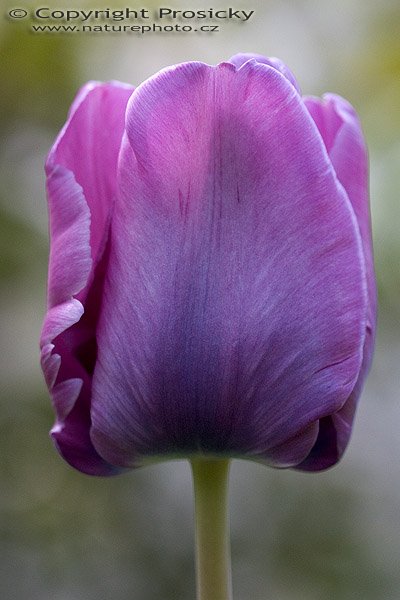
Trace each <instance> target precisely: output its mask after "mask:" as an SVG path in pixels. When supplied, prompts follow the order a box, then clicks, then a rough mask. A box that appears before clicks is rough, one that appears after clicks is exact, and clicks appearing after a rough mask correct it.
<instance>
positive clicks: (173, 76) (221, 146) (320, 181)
mask: <svg viewBox="0 0 400 600" xmlns="http://www.w3.org/2000/svg"><path fill="white" fill-rule="evenodd" d="M127 135H128V140H126V141H125V143H124V150H123V153H122V155H121V163H120V173H119V181H120V188H119V196H118V200H117V204H116V207H115V213H114V216H113V224H112V238H111V248H110V258H109V266H108V270H107V275H106V280H105V284H104V289H103V304H102V309H101V315H100V320H99V324H98V348H99V353H98V360H97V363H96V369H95V373H94V379H93V397H92V421H93V428H92V440H93V442H94V445H95V447H96V449H97V451H98V452H99V453H100V454H101V455H102V456H103V457H104V458H105V459H106V460H107V461H109V462H112V463H113V464H119V465H122V466H132V465H134V464H136V463H137V462H140V458H141V457H142V456H145V455H150V454H153V455H154V454H182V453H186V454H190V453H192V452H199V451H200V452H208V453H214V454H217V453H221V452H222V453H225V454H230V455H241V456H243V455H244V456H248V457H252V458H256V459H260V460H265V461H267V462H269V463H271V464H274V465H276V466H292V465H296V464H298V463H300V462H301V461H303V460H304V459H305V457H306V456H307V455H308V453H309V452H310V450H311V448H312V447H313V445H314V442H315V438H316V432H317V429H318V422H319V421H320V420H321V419H324V417H326V416H329V415H331V414H333V413H336V412H337V411H339V410H340V409H341V407H342V406H343V405H344V403H345V402H346V400H347V398H348V397H349V395H350V393H351V391H352V390H353V388H354V386H355V383H356V381H357V378H358V373H359V369H360V365H361V360H362V347H363V343H364V338H365V329H366V322H365V321H366V282H365V265H364V257H363V252H362V246H361V239H360V235H359V230H358V226H357V222H356V219H355V216H354V212H353V209H352V207H351V205H350V202H349V199H348V197H347V194H346V193H345V191H344V190H343V188H342V186H340V185H339V184H338V182H337V178H336V174H335V172H334V170H333V168H332V164H331V162H330V160H329V159H328V156H327V154H326V150H325V148H324V145H323V143H322V140H321V138H320V136H319V135H316V129H315V125H314V123H313V121H312V119H311V118H310V115H309V113H308V111H307V110H306V109H305V107H304V104H303V102H302V100H301V98H300V97H299V95H298V93H297V91H296V90H295V89H294V87H293V85H292V84H291V83H289V82H288V81H287V79H286V78H285V77H284V76H282V75H281V73H280V72H279V71H278V70H276V69H275V68H272V67H270V66H268V65H265V64H260V63H257V62H256V61H249V62H247V63H245V64H244V65H243V66H242V67H241V68H240V69H236V68H235V66H234V65H231V64H227V63H225V64H221V65H219V66H218V67H215V68H213V67H209V66H206V65H204V64H201V63H186V64H184V65H178V66H177V67H173V68H170V69H166V70H164V71H162V72H160V73H159V74H158V75H156V76H155V77H153V78H151V79H150V80H148V81H146V82H145V83H144V84H143V85H142V86H140V87H139V88H138V89H137V90H136V92H135V93H134V94H133V95H132V98H131V100H130V102H129V105H128V111H127Z"/></svg>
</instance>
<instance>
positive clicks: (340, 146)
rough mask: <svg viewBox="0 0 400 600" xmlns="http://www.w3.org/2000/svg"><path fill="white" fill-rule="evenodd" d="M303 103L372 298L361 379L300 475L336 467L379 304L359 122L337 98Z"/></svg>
mask: <svg viewBox="0 0 400 600" xmlns="http://www.w3.org/2000/svg"><path fill="white" fill-rule="evenodd" d="M304 102H305V105H306V107H307V109H308V110H309V112H310V114H311V116H312V117H313V119H314V121H315V123H316V125H317V127H318V130H319V132H320V134H321V136H322V139H323V141H324V144H325V147H326V149H327V151H328V154H329V157H330V159H331V161H332V164H333V167H334V169H335V172H336V175H337V177H338V179H339V181H340V183H341V184H342V185H343V187H344V189H345V190H346V192H347V194H348V197H349V199H350V202H351V205H352V207H353V210H354V213H355V216H356V218H357V222H358V226H359V230H360V235H361V240H362V247H363V253H364V260H365V265H366V278H367V293H368V303H367V320H366V336H365V342H364V348H363V359H362V364H361V368H360V373H359V377H358V379H357V382H356V384H355V386H354V389H353V390H352V392H351V394H350V395H349V398H348V399H347V401H346V402H345V404H344V405H343V407H342V408H341V409H340V410H339V411H338V412H337V413H335V414H334V415H332V416H331V417H329V418H326V419H325V420H324V423H323V424H322V426H321V428H320V435H319V438H318V440H317V443H316V446H315V448H314V449H313V451H312V452H311V454H310V456H309V457H307V459H306V461H305V462H304V463H302V464H301V465H300V466H299V468H301V469H302V470H316V469H323V468H327V467H329V466H331V465H332V464H334V463H336V462H337V461H338V460H339V458H340V457H341V456H342V454H343V452H344V451H345V449H346V447H347V444H348V442H349V439H350V435H351V431H352V423H353V419H354V415H355V411H356V407H357V403H358V400H359V397H360V394H361V390H362V386H363V383H364V380H365V378H366V376H367V374H368V371H369V368H370V365H371V361H372V353H373V348H374V343H375V330H376V310H377V307H376V304H377V299H376V282H375V273H374V265H373V251H372V234H371V219H370V209H369V194H368V154H367V148H366V144H365V141H364V136H363V133H362V130H361V125H360V122H359V119H358V117H357V114H356V112H355V110H354V108H353V107H352V106H351V105H350V104H349V103H348V102H347V101H346V100H344V99H343V98H341V97H340V96H337V95H334V94H325V95H324V96H323V98H322V99H320V98H315V97H306V98H305V99H304Z"/></svg>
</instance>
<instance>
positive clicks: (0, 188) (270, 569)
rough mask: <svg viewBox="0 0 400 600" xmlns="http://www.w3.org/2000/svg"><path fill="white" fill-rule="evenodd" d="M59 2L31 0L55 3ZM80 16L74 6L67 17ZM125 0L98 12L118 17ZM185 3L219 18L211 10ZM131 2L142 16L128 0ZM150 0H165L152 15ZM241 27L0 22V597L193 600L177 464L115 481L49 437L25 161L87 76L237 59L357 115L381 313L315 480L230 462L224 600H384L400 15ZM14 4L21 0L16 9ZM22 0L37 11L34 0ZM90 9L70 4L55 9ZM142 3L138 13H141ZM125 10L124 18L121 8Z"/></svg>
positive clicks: (39, 263) (391, 575) (395, 370)
mask: <svg viewBox="0 0 400 600" xmlns="http://www.w3.org/2000/svg"><path fill="white" fill-rule="evenodd" d="M68 4H69V3H66V2H64V3H62V2H57V3H55V2H53V0H48V2H47V3H45V5H46V6H49V7H57V8H60V7H61V8H63V7H64V8H71V7H72V6H71V5H69V6H68ZM78 4H79V5H78ZM132 4H133V3H129V2H127V3H121V2H119V3H114V4H113V2H112V1H111V0H110V2H109V3H108V5H107V6H108V7H110V8H122V5H123V6H125V5H128V6H130V7H131V8H135V6H132ZM171 4H172V6H173V7H175V8H176V9H180V8H182V7H185V8H186V9H189V8H191V7H194V8H196V9H201V8H210V7H211V6H212V7H213V8H220V9H221V8H225V2H220V0H213V2H212V3H209V4H210V6H209V4H207V6H206V5H205V4H204V5H202V3H201V2H200V0H197V1H196V2H185V3H184V4H182V3H180V2H178V1H177V0H174V1H173V2H171ZM144 5H145V6H146V7H147V8H152V7H154V6H155V5H154V4H152V3H151V0H147V2H146V3H144ZM167 5H168V3H167ZM233 5H235V6H236V8H246V9H255V10H256V15H255V17H254V18H253V19H252V21H250V22H249V23H247V24H241V25H240V24H236V25H235V24H231V25H229V24H224V25H223V31H222V32H220V33H215V34H213V35H207V34H203V35H200V34H189V33H188V34H178V33H175V34H148V35H147V36H141V37H140V36H137V35H133V34H125V35H124V34H115V35H111V34H92V35H89V34H86V35H78V34H75V35H74V34H70V35H65V34H64V35H61V34H32V33H30V32H29V30H28V23H27V21H23V20H21V21H18V22H17V21H10V20H7V18H6V17H5V14H6V11H7V8H14V6H15V3H14V2H12V3H10V4H8V3H7V2H2V3H1V8H2V15H1V16H0V82H1V92H0V135H1V137H2V140H3V142H2V144H1V147H0V248H1V251H0V276H1V284H0V285H1V287H0V291H1V299H0V310H1V341H2V349H1V354H0V364H1V368H0V382H1V384H0V385H1V421H0V427H1V433H0V450H1V461H0V463H1V484H0V511H1V513H0V519H1V523H0V536H1V537H0V569H1V576H0V597H1V598H2V599H4V600H8V599H13V600H28V599H29V600H92V599H93V600H94V599H96V600H97V599H99V598H100V599H102V600H103V599H104V600H107V599H113V600H128V599H129V600H132V599H135V600H155V599H159V598H160V599H161V598H162V599H163V600H168V599H173V600H179V599H185V600H186V599H190V598H194V568H193V540H192V535H193V527H192V525H193V523H192V519H193V516H192V492H191V480H190V472H189V468H188V466H187V464H186V463H184V462H175V463H173V462H172V463H166V464H163V465H159V466H153V467H148V468H146V469H143V470H138V471H136V472H134V473H131V474H128V475H125V476H122V477H120V478H115V479H111V480H110V479H103V480H102V479H92V478H89V477H86V476H84V475H81V474H80V473H78V472H74V471H73V470H72V469H70V468H69V467H68V466H67V465H66V464H65V463H64V462H63V461H62V460H61V459H60V458H59V457H58V455H57V454H56V452H55V451H54V449H53V447H52V445H51V442H50V440H49V438H48V430H49V428H50V427H51V425H52V421H53V414H52V410H51V407H50V402H49V400H48V396H47V393H46V389H45V386H44V384H43V381H42V378H41V373H40V370H39V367H38V342H37V339H38V335H39V330H40V326H41V321H42V318H43V314H44V310H45V284H46V269H47V252H48V240H47V214H46V201H45V194H44V177H43V162H44V158H45V155H46V152H47V151H48V148H49V147H50V145H51V143H52V141H53V139H54V136H55V134H56V132H57V131H58V130H59V128H60V127H61V126H62V124H63V122H64V120H65V116H66V111H67V109H68V107H69V104H70V102H71V100H72V98H73V96H74V94H75V92H76V90H77V88H78V87H79V86H80V85H81V84H82V83H84V82H85V81H86V80H88V79H100V80H107V79H120V80H122V81H126V82H130V83H132V84H135V85H137V84H139V83H140V82H141V81H142V80H143V79H144V78H146V77H148V76H149V75H151V74H153V73H154V72H155V71H157V70H158V69H159V68H161V67H163V66H166V65H168V64H172V63H176V62H180V61H186V60H191V59H198V60H202V61H205V62H210V63H216V62H219V61H221V60H223V59H226V58H228V57H229V56H230V55H232V54H235V53H237V52H239V51H248V52H249V51H253V52H258V53H262V54H267V55H272V56H274V55H275V56H279V57H280V58H282V59H283V60H284V61H285V62H286V63H287V64H288V65H289V66H290V67H291V68H292V70H293V71H294V72H295V73H296V75H297V77H298V80H299V82H300V84H301V87H302V89H303V91H304V92H305V93H307V94H316V95H320V94H322V93H323V92H324V91H335V92H337V93H340V94H342V95H343V96H345V97H347V98H348V99H349V100H350V101H351V102H352V103H353V104H354V105H355V106H356V108H357V110H358V112H359V114H360V116H361V119H362V122H363V125H364V130H365V134H366V137H367V139H368V143H369V148H370V162H371V197H372V216H373V225H374V242H375V253H376V268H377V274H378V282H379V296H380V313H379V333H378V340H377V349H376V356H375V361H374V365H373V369H372V372H371V375H370V377H369V380H368V384H367V386H366V389H365V392H364V395H363V400H362V403H361V405H360V408H359V412H358V418H357V421H356V426H355V430H354V434H353V438H352V441H351V444H350V447H349V449H348V452H347V454H346V455H345V457H344V459H343V461H342V462H341V464H340V465H339V466H337V467H336V468H335V469H333V470H330V471H328V472H325V473H322V474H319V475H306V474H299V473H295V472H291V471H274V470H271V469H267V468H265V467H262V466H257V465H253V464H250V463H245V462H239V461H237V462H235V463H234V465H233V469H232V474H231V482H232V483H231V518H232V554H233V579H234V592H235V600H245V599H246V600H267V599H275V600H331V599H332V600H333V599H335V600H357V599H360V600H361V599H362V600H398V599H399V598H400V569H399V564H400V460H399V457H400V433H399V432H400V402H399V398H398V396H399V392H398V388H399V381H400V379H399V370H400V364H399V363H400V329H399V321H400V319H399V317H400V302H399V292H400V268H399V259H400V238H399V226H400V202H399V189H400V4H399V2H398V0H394V1H393V2H391V1H388V0H386V1H385V0H382V1H381V2H376V0H336V1H335V2H332V1H325V0H296V1H295V0H280V1H279V0H274V1H268V0H267V1H262V0H253V1H252V3H251V4H246V5H244V3H243V2H237V3H233ZM19 6H20V7H25V8H33V7H35V5H32V3H30V4H29V5H28V4H26V3H25V2H23V1H21V2H20V3H19ZM38 6H39V4H38ZM88 7H92V8H93V7H95V8H104V6H103V5H100V6H98V5H95V4H94V3H91V2H84V1H83V0H80V3H78V2H76V3H75V5H74V8H80V9H84V8H88ZM140 7H142V5H141V6H140ZM136 8H139V7H136Z"/></svg>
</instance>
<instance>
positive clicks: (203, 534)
mask: <svg viewBox="0 0 400 600" xmlns="http://www.w3.org/2000/svg"><path fill="white" fill-rule="evenodd" d="M191 467H192V474H193V486H194V501H195V532H196V533H195V539H196V587H197V600H231V599H232V583H231V558H230V542H229V515H228V513H229V511H228V479H229V467H230V461H229V460H208V459H207V460H206V459H193V460H192V461H191Z"/></svg>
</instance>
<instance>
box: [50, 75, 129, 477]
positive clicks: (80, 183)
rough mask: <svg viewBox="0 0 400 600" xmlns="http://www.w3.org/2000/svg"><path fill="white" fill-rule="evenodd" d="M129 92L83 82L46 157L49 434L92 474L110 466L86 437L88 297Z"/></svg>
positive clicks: (98, 268)
mask: <svg viewBox="0 0 400 600" xmlns="http://www.w3.org/2000/svg"><path fill="white" fill-rule="evenodd" d="M131 93H132V89H131V88H130V87H129V86H125V85H123V84H116V83H113V84H95V83H92V84H89V85H87V86H85V88H84V89H83V90H82V91H81V92H80V94H79V95H78V97H77V99H76V100H75V102H74V104H73V106H72V109H71V112H70V116H69V119H68V121H67V124H66V125H65V127H64V129H63V130H62V132H61V134H60V135H59V137H58V139H57V141H56V143H55V145H54V147H53V148H52V150H51V152H50V155H49V157H48V160H47V164H46V172H47V191H48V200H49V216H50V264H49V292H48V312H47V315H46V318H45V321H44V325H43V330H42V337H41V348H42V367H43V371H44V374H45V377H46V381H47V384H48V386H49V390H50V392H51V395H52V398H53V403H54V407H55V410H56V413H57V420H56V424H55V426H54V428H53V430H52V436H53V439H54V441H55V443H56V445H57V447H58V449H59V451H60V453H61V454H62V455H63V456H64V458H65V459H66V460H67V461H68V462H70V464H72V465H73V466H75V467H76V468H78V469H80V470H81V471H84V472H87V473H89V474H93V475H111V474H113V473H114V472H116V469H115V468H114V467H112V466H111V465H109V464H107V463H106V461H104V460H103V459H102V458H101V457H100V456H99V455H98V454H97V452H96V451H95V449H94V448H93V445H92V443H91V441H90V437H89V429H90V394H91V373H92V371H93V368H94V364H93V363H94V360H95V324H96V318H97V309H96V304H98V302H97V303H96V302H93V301H91V297H93V291H94V290H97V291H99V286H101V283H102V278H103V273H104V263H105V252H104V249H105V240H106V239H107V235H108V229H109V220H110V214H111V209H112V203H113V197H114V195H115V187H116V169H117V159H118V153H119V148H120V145H121V139H122V133H123V126H124V115H125V107H126V103H127V101H128V98H129V96H130V94H131ZM102 257H103V258H102ZM82 315H83V316H82ZM90 347H91V348H92V351H91V353H89V352H88V348H90ZM93 348H94V350H93ZM82 349H85V352H83V351H82ZM89 363H91V364H89Z"/></svg>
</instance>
